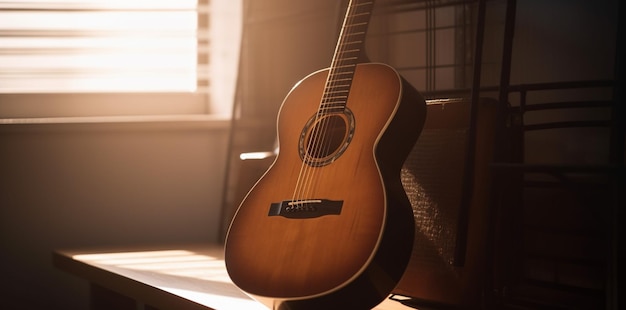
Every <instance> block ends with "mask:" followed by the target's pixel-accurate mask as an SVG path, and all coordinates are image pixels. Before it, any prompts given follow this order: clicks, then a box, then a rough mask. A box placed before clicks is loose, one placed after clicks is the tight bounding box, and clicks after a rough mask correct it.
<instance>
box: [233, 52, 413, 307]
mask: <svg viewBox="0 0 626 310" xmlns="http://www.w3.org/2000/svg"><path fill="white" fill-rule="evenodd" d="M327 75H328V70H324V71H319V72H316V73H314V74H312V75H310V76H309V77H307V78H305V79H304V80H302V81H301V82H300V83H299V84H297V85H296V87H294V89H292V91H291V92H290V93H289V95H288V96H287V98H286V99H285V101H284V102H283V105H282V106H281V110H280V113H279V118H278V122H277V130H278V138H279V148H280V152H279V155H278V156H277V158H276V160H275V162H274V163H273V164H272V166H271V167H270V169H269V170H268V171H267V172H266V173H265V174H264V176H263V177H262V178H261V179H260V180H259V181H258V182H257V184H256V185H255V186H254V187H253V189H252V190H251V191H250V192H249V193H248V195H247V196H246V198H245V199H244V201H243V202H242V204H241V206H240V207H239V209H238V211H237V213H236V214H235V217H234V219H233V222H232V223H231V227H230V229H229V232H228V236H227V241H226V247H225V259H226V266H227V269H228V272H229V275H230V277H231V279H232V280H233V282H234V283H235V284H237V285H238V286H239V287H240V288H242V289H243V290H245V291H247V292H248V293H251V294H253V295H260V296H265V297H271V298H276V299H280V300H284V302H283V303H282V304H281V307H282V308H285V309H291V308H294V309H308V308H309V307H310V308H311V309H313V308H317V309H319V308H321V307H327V306H328V307H330V306H331V305H332V307H336V306H337V305H340V304H341V303H342V302H343V303H346V302H348V304H346V306H347V307H348V306H349V307H360V306H363V307H373V306H374V305H375V304H377V303H379V302H380V301H382V299H384V298H385V297H386V296H387V294H388V293H389V292H390V291H391V290H392V289H393V287H395V285H396V283H397V281H399V279H400V277H401V276H402V273H403V272H404V269H405V267H406V264H407V262H408V259H409V257H410V252H411V246H412V241H413V233H414V227H413V225H414V220H413V213H412V209H411V206H410V204H409V202H408V199H407V198H406V195H405V193H404V190H403V188H402V185H401V183H400V178H399V173H400V168H401V166H402V163H403V161H404V159H405V158H406V155H407V154H408V153H409V151H410V149H411V147H412V146H413V144H414V143H415V140H416V139H417V136H418V135H419V133H420V131H421V125H422V124H423V121H424V118H425V104H424V100H423V99H422V98H421V96H420V95H419V94H418V93H417V91H415V90H414V89H413V88H412V87H411V86H410V85H408V83H406V82H405V81H404V80H402V79H401V77H400V76H399V75H398V74H397V73H396V72H395V71H394V70H393V69H391V68H390V67H388V66H386V65H382V64H359V65H358V66H357V69H356V72H355V75H354V80H353V84H352V89H351V92H350V97H349V99H348V102H347V105H346V106H347V108H348V109H349V110H350V111H351V113H352V114H353V116H354V133H353V135H352V136H351V141H350V142H349V144H348V146H347V148H346V149H345V151H344V152H342V153H341V154H340V156H338V157H337V158H334V159H333V160H332V162H330V163H328V164H325V165H323V166H318V167H309V166H308V165H307V164H305V163H303V158H302V154H301V153H299V152H298V149H299V146H298V142H299V141H301V133H302V128H304V127H305V126H306V123H307V121H309V119H310V117H311V115H314V114H315V112H316V110H317V108H318V106H319V98H320V96H321V94H322V92H323V88H324V82H325V81H326V76H327ZM302 169H306V170H307V171H310V172H313V175H314V176H315V177H313V178H311V179H310V180H307V182H309V183H310V185H308V186H310V187H311V196H310V197H307V198H310V199H327V200H329V201H340V202H341V203H342V207H341V210H340V213H339V214H325V215H322V216H317V217H311V218H289V217H284V216H270V215H268V213H270V209H271V207H272V205H273V204H274V206H276V204H277V203H280V202H281V201H285V200H289V199H291V198H292V197H293V194H294V186H296V185H294V184H297V183H298V182H299V181H298V180H299V178H302ZM309 183H307V184H309ZM356 296H358V297H359V299H358V300H356V299H354V297H356Z"/></svg>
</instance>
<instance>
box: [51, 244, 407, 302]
mask: <svg viewBox="0 0 626 310" xmlns="http://www.w3.org/2000/svg"><path fill="white" fill-rule="evenodd" d="M53 263H54V265H55V266H56V267H57V268H59V269H61V270H63V271H66V272H69V273H71V274H74V275H76V276H78V277H81V278H84V279H85V280H87V281H89V282H90V284H91V286H92V295H91V298H92V300H91V304H92V307H93V308H94V309H106V308H111V307H114V308H115V309H120V310H124V309H132V310H136V309H142V307H143V309H163V310H165V309H199V310H200V309H202V310H207V309H215V310H222V309H223V310H226V309H237V310H240V309H251V310H255V309H258V310H267V309H271V308H272V302H273V301H272V300H271V299H258V298H257V299H255V298H253V297H251V296H249V295H247V294H245V293H243V292H242V291H241V290H240V289H239V288H237V287H236V286H235V285H234V284H233V283H232V281H231V280H230V278H229V277H228V274H227V273H226V267H225V265H224V259H223V248H222V246H219V245H184V246H167V247H166V246H162V247H149V248H148V247H144V248H138V247H133V248H108V249H102V248H100V249H81V250H59V251H55V252H54V253H53ZM375 309H376V310H401V309H412V308H409V307H407V306H404V305H402V304H401V303H399V302H397V301H393V300H389V299H387V300H385V301H384V302H382V303H381V304H380V305H378V306H377V307H376V308H375Z"/></svg>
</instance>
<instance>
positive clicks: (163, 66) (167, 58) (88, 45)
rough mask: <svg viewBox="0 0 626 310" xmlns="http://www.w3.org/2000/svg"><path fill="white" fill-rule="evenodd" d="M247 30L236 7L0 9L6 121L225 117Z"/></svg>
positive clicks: (216, 3) (226, 0)
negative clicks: (242, 35)
mask: <svg viewBox="0 0 626 310" xmlns="http://www.w3.org/2000/svg"><path fill="white" fill-rule="evenodd" d="M209 15H211V18H209ZM240 29H241V17H240V1H232V0H211V1H209V0H199V1H198V0H65V1H53V0H30V1H17V0H14V1H2V2H0V118H12V117H18V118H19V117H67V116H103V115H104V116H110V115H129V114H130V115H146V114H152V115H153V114H228V112H229V111H230V105H231V104H232V94H233V93H234V83H235V75H236V74H235V72H236V65H237V60H238V56H237V54H238V44H239V39H238V37H239V33H240ZM224 33H228V35H224ZM214 76H219V77H220V78H219V79H216V78H213V77H214Z"/></svg>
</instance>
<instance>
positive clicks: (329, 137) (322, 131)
mask: <svg viewBox="0 0 626 310" xmlns="http://www.w3.org/2000/svg"><path fill="white" fill-rule="evenodd" d="M353 134H354V116H353V115H352V113H351V112H350V110H348V109H346V110H345V111H344V112H343V113H333V114H327V115H322V116H318V115H314V116H313V117H311V119H309V121H308V122H307V124H306V125H305V126H304V129H303V130H302V134H301V135H300V143H299V149H300V157H301V158H302V160H303V161H304V162H306V163H307V164H309V165H311V166H315V167H319V166H325V165H328V164H330V163H332V162H333V161H335V160H336V159H337V158H338V157H339V156H341V154H343V152H344V151H345V150H346V148H347V147H348V144H350V141H351V140H352V136H353Z"/></svg>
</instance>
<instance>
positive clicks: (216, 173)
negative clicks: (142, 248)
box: [0, 122, 227, 309]
mask: <svg viewBox="0 0 626 310" xmlns="http://www.w3.org/2000/svg"><path fill="white" fill-rule="evenodd" d="M226 129H227V126H226V124H224V123H222V124H221V125H219V126H211V125H210V123H207V122H147V123H104V124H47V125H45V124H42V125H19V124H18V125H8V124H4V125H0V308H2V309H86V308H88V286H87V282H86V281H84V280H82V279H79V278H77V277H74V276H72V275H70V274H67V273H64V272H62V271H59V270H58V269H56V268H54V267H53V266H52V260H51V253H52V251H53V250H54V249H60V248H81V247H92V246H109V245H110V246H120V245H138V244H148V245H150V244H167V243H177V242H184V243H189V242H213V241H215V240H217V232H218V227H219V225H218V222H217V221H218V219H219V212H220V208H221V201H222V183H223V179H224V176H223V174H224V163H225V158H226V154H225V153H226V141H227V130H226Z"/></svg>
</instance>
